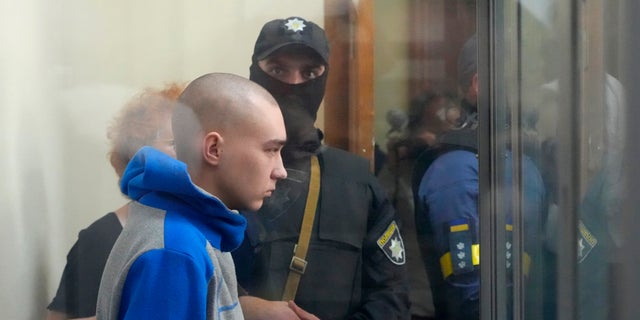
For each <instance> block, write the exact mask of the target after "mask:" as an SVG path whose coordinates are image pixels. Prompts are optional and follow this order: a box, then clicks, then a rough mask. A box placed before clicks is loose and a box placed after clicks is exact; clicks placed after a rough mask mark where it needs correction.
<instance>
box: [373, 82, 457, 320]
mask: <svg viewBox="0 0 640 320" xmlns="http://www.w3.org/2000/svg"><path fill="white" fill-rule="evenodd" d="M395 112H396V113H399V112H402V111H399V110H395ZM403 113H404V112H403ZM458 114H460V106H459V105H457V104H456V103H455V98H454V97H453V96H452V95H449V94H443V93H440V92H436V91H431V90H429V91H425V92H423V93H421V94H419V95H417V96H415V97H414V98H413V99H412V100H411V104H410V107H409V111H408V112H407V115H406V116H405V115H402V117H404V118H405V120H406V121H404V122H405V123H406V129H405V130H395V131H399V132H396V135H395V136H392V137H391V138H390V139H389V143H388V147H387V150H388V157H387V159H388V161H387V162H386V163H385V165H384V167H383V168H382V170H381V171H380V173H379V174H378V180H380V183H381V184H382V185H383V186H384V188H385V189H386V191H387V194H388V195H389V198H390V200H391V202H392V203H393V206H394V207H395V209H396V212H397V215H398V219H399V220H400V231H401V232H402V235H403V237H404V239H403V240H404V244H405V249H406V251H407V270H408V278H409V287H410V289H411V290H410V292H409V298H410V300H411V317H412V319H415V320H418V319H420V320H422V319H424V320H427V319H432V318H433V316H434V314H435V310H434V306H433V302H432V300H433V299H432V293H431V287H430V284H429V278H428V276H427V274H426V272H425V269H424V265H423V262H422V259H421V257H420V250H419V248H418V241H417V238H416V226H415V219H414V216H415V213H414V212H415V209H414V203H413V192H412V190H411V174H412V171H413V165H414V163H415V161H416V158H418V156H419V155H420V154H421V153H422V152H423V151H424V150H425V149H426V148H428V147H429V146H431V145H433V144H435V143H436V139H437V136H438V135H440V134H442V133H443V132H446V131H447V130H449V129H450V128H451V127H452V125H453V123H455V122H456V121H457V116H456V115H458ZM451 116H453V117H454V119H455V120H454V121H453V123H452V122H450V121H449V120H450V117H451ZM388 118H389V116H388ZM394 118H396V119H399V118H401V115H400V114H398V115H395V116H394ZM396 122H399V121H396ZM389 123H390V124H391V122H389ZM396 127H398V126H396ZM402 127H403V128H404V126H402ZM392 128H393V127H392Z"/></svg>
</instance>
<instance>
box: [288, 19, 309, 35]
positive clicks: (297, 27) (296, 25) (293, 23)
mask: <svg viewBox="0 0 640 320" xmlns="http://www.w3.org/2000/svg"><path fill="white" fill-rule="evenodd" d="M284 25H285V27H287V30H291V31H293V32H297V31H302V30H304V27H306V26H307V25H305V24H304V21H302V20H299V19H298V18H293V19H289V20H287V23H285V24H284Z"/></svg>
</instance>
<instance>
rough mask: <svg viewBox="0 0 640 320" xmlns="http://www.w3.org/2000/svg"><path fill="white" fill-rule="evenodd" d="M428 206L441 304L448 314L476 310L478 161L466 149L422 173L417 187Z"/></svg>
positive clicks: (464, 315)
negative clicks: (440, 278) (444, 306)
mask: <svg viewBox="0 0 640 320" xmlns="http://www.w3.org/2000/svg"><path fill="white" fill-rule="evenodd" d="M418 196H419V201H421V202H422V205H423V206H424V207H425V208H428V210H427V212H428V216H427V217H424V219H423V220H424V221H427V222H428V223H429V225H430V229H431V230H432V234H433V237H432V240H433V242H434V243H433V244H432V245H433V249H434V251H433V254H435V255H437V256H436V257H432V259H435V260H437V261H439V262H440V271H441V275H440V276H441V277H443V278H444V279H445V282H444V286H445V287H444V288H443V289H444V290H445V292H444V293H443V295H444V300H445V301H443V302H444V304H446V307H447V310H448V314H449V316H450V317H451V318H452V319H474V318H477V316H478V315H479V295H480V279H479V271H478V270H479V269H478V268H477V265H479V250H480V248H479V232H478V228H479V219H478V160H477V158H476V156H475V154H474V153H472V152H468V151H461V150H460V151H451V152H448V153H446V154H444V155H442V156H440V157H439V158H438V159H436V160H435V161H434V162H433V163H432V164H431V166H430V167H429V168H428V170H427V171H426V172H425V174H424V176H423V178H422V181H421V183H420V188H419V192H418Z"/></svg>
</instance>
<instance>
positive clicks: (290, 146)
mask: <svg viewBox="0 0 640 320" xmlns="http://www.w3.org/2000/svg"><path fill="white" fill-rule="evenodd" d="M327 71H328V70H327V69H325V72H324V73H323V74H322V75H321V76H320V77H318V78H316V79H312V80H309V81H307V82H304V83H300V84H288V83H284V82H282V81H280V80H278V79H276V78H273V77H271V76H269V75H268V74H267V73H266V72H264V71H263V70H262V69H260V67H259V66H258V63H257V62H254V63H253V64H252V65H251V68H250V77H249V78H250V79H251V80H253V81H255V82H257V83H258V84H260V85H262V86H263V87H264V88H265V89H267V91H269V92H270V93H271V94H272V95H273V97H274V98H275V99H276V101H277V102H278V105H279V106H280V110H281V111H282V116H283V118H284V124H285V127H286V129H287V144H286V145H285V147H284V148H283V149H282V156H283V160H284V161H285V164H286V163H288V162H289V161H290V160H294V159H297V158H302V157H308V156H309V155H311V154H314V153H315V152H316V151H317V149H318V148H319V147H320V138H321V137H320V134H319V132H318V129H316V128H315V126H314V124H315V121H316V118H317V115H318V108H319V107H320V103H321V102H322V98H323V97H324V90H325V84H326V80H327Z"/></svg>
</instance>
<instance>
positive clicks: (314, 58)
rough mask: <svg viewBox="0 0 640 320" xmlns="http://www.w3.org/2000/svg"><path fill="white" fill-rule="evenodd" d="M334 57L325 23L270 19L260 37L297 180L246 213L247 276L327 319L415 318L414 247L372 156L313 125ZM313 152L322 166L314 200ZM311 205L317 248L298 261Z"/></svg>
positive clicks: (266, 77) (253, 289) (258, 290)
mask: <svg viewBox="0 0 640 320" xmlns="http://www.w3.org/2000/svg"><path fill="white" fill-rule="evenodd" d="M328 61H329V44H328V41H327V39H326V36H325V33H324V30H323V29H321V28H320V27H319V26H317V25H316V24H315V23H313V22H311V21H308V20H305V19H303V18H300V17H290V18H286V19H277V20H273V21H270V22H268V23H266V24H265V25H264V26H263V28H262V30H261V32H260V35H259V37H258V39H257V41H256V44H255V48H254V53H253V57H252V65H251V67H250V79H251V80H253V81H255V82H257V83H259V84H261V85H262V86H263V87H265V88H266V89H267V90H268V91H269V92H271V93H272V94H273V95H274V97H275V98H276V100H277V101H278V103H279V105H280V108H281V110H282V113H283V116H284V120H285V126H286V129H287V139H288V141H287V145H286V146H285V148H284V149H283V150H282V156H283V160H284V165H285V168H287V172H288V178H287V179H286V180H281V183H280V182H279V183H278V185H277V187H276V190H275V192H274V194H273V195H272V196H271V197H270V198H267V199H266V201H265V203H264V205H263V207H262V208H261V209H260V210H259V211H258V212H257V213H256V212H243V213H242V214H243V215H244V216H245V217H246V218H247V220H248V228H247V232H246V237H245V241H244V243H243V245H242V246H241V248H240V249H238V250H237V251H236V252H234V260H235V262H236V272H237V274H238V281H239V283H240V285H241V286H242V287H243V288H244V289H246V290H247V291H248V294H250V295H253V296H257V297H260V298H263V299H267V300H283V299H284V300H288V299H293V300H294V301H295V303H296V304H297V305H298V306H300V307H301V308H303V309H305V310H306V311H308V312H310V313H313V314H314V315H316V316H318V317H319V318H320V319H385V320H388V319H408V318H409V299H408V285H407V281H406V274H405V271H406V269H405V266H404V263H405V252H404V245H403V242H402V236H401V235H400V232H399V229H398V225H397V223H396V221H395V213H394V211H393V208H392V205H391V203H390V202H389V201H388V199H387V197H386V195H385V192H384V190H383V189H382V188H381V186H380V185H379V184H378V182H377V180H376V178H375V176H373V174H372V173H371V172H370V171H369V162H368V161H367V160H366V159H364V158H361V157H359V156H356V155H353V154H351V153H348V152H345V151H342V150H339V149H335V148H332V147H328V146H325V145H322V143H321V141H322V137H323V135H322V132H321V131H320V130H319V129H317V128H315V126H314V123H315V120H316V115H317V111H318V108H319V106H320V103H321V101H322V99H323V97H324V91H325V84H326V80H327V74H328V69H329V66H328ZM312 158H317V159H318V162H319V168H320V169H319V172H320V173H319V176H320V179H319V180H320V182H319V194H318V200H317V203H316V204H315V205H314V204H313V201H309V200H310V199H312V198H313V197H312V196H311V194H312V193H313V192H310V185H313V183H310V180H313V179H311V178H310V177H311V176H312V170H313V169H312V166H313V165H312V164H311V163H312V162H313V161H314V160H312ZM311 189H313V187H311ZM308 202H311V203H312V204H311V205H310V204H309V203H308ZM308 206H311V207H312V208H313V209H312V210H311V211H312V212H314V213H315V216H313V217H312V218H311V219H312V220H311V221H312V227H311V232H310V240H309V242H308V250H307V253H306V255H305V256H303V257H302V258H298V257H297V258H294V253H295V254H296V255H298V254H299V251H300V250H299V248H300V247H301V246H305V244H304V242H305V241H304V239H302V238H304V237H301V236H300V235H301V227H302V221H303V216H305V207H308ZM304 218H305V219H306V217H304ZM305 221H307V220H305ZM296 251H297V252H296ZM291 273H293V274H294V275H295V274H297V275H298V276H299V283H298V284H297V285H295V286H294V288H295V289H294V292H295V294H294V296H293V297H283V295H284V293H285V291H286V290H285V287H286V286H288V284H287V282H288V281H289V278H290V277H291V275H290V274H291ZM287 290H288V289H287Z"/></svg>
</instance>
